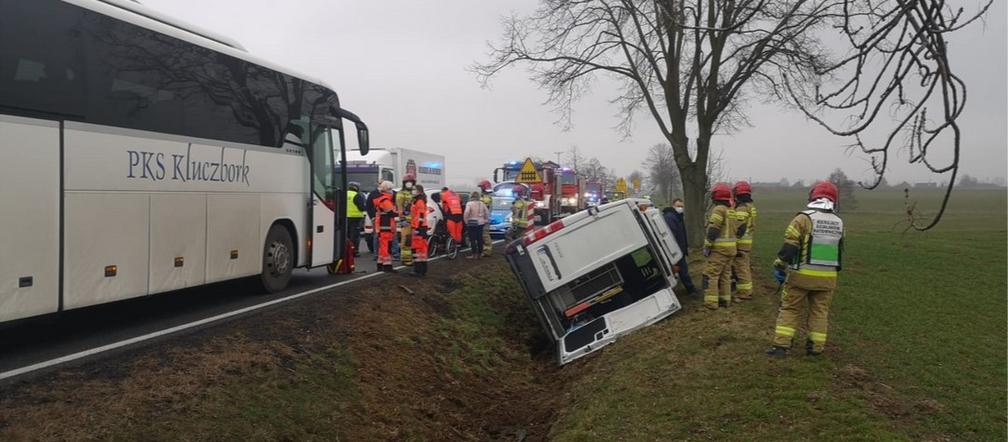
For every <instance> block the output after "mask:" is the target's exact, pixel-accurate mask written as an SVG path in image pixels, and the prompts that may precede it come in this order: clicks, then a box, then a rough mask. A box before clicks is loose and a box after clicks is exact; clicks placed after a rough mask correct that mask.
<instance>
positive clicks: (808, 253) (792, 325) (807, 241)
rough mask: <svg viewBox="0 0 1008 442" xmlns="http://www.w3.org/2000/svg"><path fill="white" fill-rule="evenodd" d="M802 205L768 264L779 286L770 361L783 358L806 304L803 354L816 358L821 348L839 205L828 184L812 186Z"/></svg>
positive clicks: (837, 251) (833, 278) (838, 241)
mask: <svg viewBox="0 0 1008 442" xmlns="http://www.w3.org/2000/svg"><path fill="white" fill-rule="evenodd" d="M808 200H809V203H808V205H807V206H806V208H807V210H805V211H803V212H799V213H798V214H797V215H795V217H794V218H793V219H792V220H791V224H788V227H787V229H786V230H785V231H784V245H782V246H781V248H780V251H779V252H777V259H776V260H774V278H775V279H777V282H778V283H779V284H782V285H783V289H782V291H781V306H780V311H779V312H778V314H777V327H776V328H775V329H774V341H773V347H771V348H770V350H769V351H767V354H768V355H770V356H772V357H775V358H782V357H784V356H787V353H788V350H789V349H790V348H791V341H792V340H793V338H794V335H795V332H796V331H797V330H798V323H799V321H800V320H801V317H802V315H803V313H805V312H802V310H804V309H805V308H806V307H805V306H806V305H807V308H808V323H807V324H806V330H807V331H808V337H807V339H806V341H805V352H806V354H807V355H809V356H818V355H820V354H822V352H823V348H824V347H825V346H826V331H827V327H828V315H829V306H830V301H832V300H833V290H835V289H836V285H837V272H839V271H840V267H841V263H840V261H841V258H842V256H841V255H842V254H843V234H844V230H843V220H841V219H840V217H839V216H837V215H836V211H837V204H838V203H839V200H838V192H837V187H836V186H835V185H834V184H833V183H831V182H829V181H820V182H818V183H816V184H815V185H814V186H812V189H811V190H810V191H809V198H808Z"/></svg>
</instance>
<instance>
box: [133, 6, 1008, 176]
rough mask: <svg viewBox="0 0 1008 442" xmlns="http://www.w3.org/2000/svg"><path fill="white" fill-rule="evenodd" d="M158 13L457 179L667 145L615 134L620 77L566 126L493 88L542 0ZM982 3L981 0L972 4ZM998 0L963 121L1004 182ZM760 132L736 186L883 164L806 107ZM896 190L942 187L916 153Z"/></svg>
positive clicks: (967, 41)
mask: <svg viewBox="0 0 1008 442" xmlns="http://www.w3.org/2000/svg"><path fill="white" fill-rule="evenodd" d="M142 1H143V3H144V4H146V5H147V6H149V7H152V8H154V9H157V10H160V11H163V12H166V13H168V14H171V15H173V16H176V17H180V18H182V19H184V20H185V21H188V22H190V23H193V24H197V25H200V26H202V27H205V28H209V29H214V30H216V31H218V32H219V33H221V34H224V35H227V36H229V37H232V38H234V39H236V40H238V41H239V42H241V43H242V44H243V45H244V46H245V47H246V48H247V49H248V50H249V51H250V52H252V53H254V54H256V55H258V56H260V57H263V58H267V59H270V60H272V61H274V62H276V63H278V64H281V65H285V66H290V67H291V68H292V69H295V70H297V71H300V72H304V73H305V74H308V75H311V76H313V77H316V78H320V79H322V80H324V81H325V82H327V83H328V84H330V85H331V86H333V87H335V88H336V90H337V92H338V93H339V95H340V99H341V102H342V103H343V106H345V107H346V108H348V109H350V110H352V111H354V112H356V113H357V114H358V115H360V116H361V117H363V118H364V119H365V121H367V123H368V125H369V127H370V128H371V137H372V138H371V139H372V145H373V146H401V147H408V148H414V149H419V150H425V151H430V152H437V153H442V154H444V155H446V156H447V157H448V161H447V167H448V176H449V180H450V182H453V183H455V184H461V183H473V182H475V180H477V179H478V178H482V177H488V176H489V175H490V174H491V173H492V171H493V169H494V168H495V167H498V166H499V165H500V164H501V163H502V162H504V161H507V160H513V159H521V158H523V157H525V156H526V155H528V154H536V155H538V156H541V157H544V158H555V155H554V153H553V152H557V151H565V150H567V149H568V148H570V146H572V145H577V146H579V147H580V149H581V150H582V151H583V152H584V153H585V154H587V155H588V156H595V157H598V158H599V159H600V160H601V161H602V162H603V163H604V164H605V165H607V166H609V167H611V168H613V169H615V170H616V171H617V172H618V173H620V174H623V175H626V174H629V173H630V171H632V170H633V169H643V167H642V166H641V163H642V160H643V159H644V156H645V153H646V151H647V149H648V147H650V146H651V145H653V144H655V143H658V142H662V141H664V140H663V138H662V136H661V134H660V133H659V132H658V131H657V129H656V126H655V124H654V123H653V122H652V121H651V120H650V117H649V116H648V115H644V114H641V116H640V117H639V118H638V119H637V124H636V127H635V130H634V132H633V136H632V139H630V140H625V141H624V140H621V136H620V135H619V134H618V133H616V131H614V130H613V127H614V126H615V125H616V124H617V122H618V120H617V118H616V117H615V116H614V114H615V112H616V108H615V107H614V106H613V105H611V104H610V103H609V102H608V99H609V98H611V97H613V96H614V95H615V90H614V83H613V82H611V81H609V80H606V79H600V80H599V81H598V82H597V83H596V87H595V91H594V93H593V94H592V95H590V96H588V97H585V98H584V99H583V100H582V101H581V102H580V103H579V104H578V106H577V108H576V113H575V114H574V126H573V127H572V128H571V129H570V130H569V131H564V130H563V129H562V128H561V127H560V126H558V125H556V124H554V123H555V121H556V120H557V118H558V116H557V115H556V114H554V113H552V112H551V109H550V108H549V107H548V106H543V105H542V103H543V101H544V100H545V98H546V95H545V93H544V92H543V91H541V90H539V89H538V88H537V87H536V85H535V84H533V83H532V82H531V81H529V80H528V78H527V77H528V74H527V72H525V71H524V70H523V69H512V70H510V71H507V72H505V73H504V74H503V75H501V76H500V77H498V78H497V79H496V80H495V81H494V82H493V85H492V86H493V87H492V89H490V90H485V89H481V88H480V85H479V83H478V82H477V80H476V78H475V76H474V75H473V74H472V73H470V72H468V71H467V67H469V66H471V65H472V64H473V63H474V62H476V61H484V60H486V53H487V50H488V49H487V41H497V40H498V37H499V36H500V34H501V31H502V27H501V26H500V22H499V19H500V17H501V16H503V15H507V14H510V13H512V12H518V13H523V12H528V11H531V10H533V9H534V8H535V6H536V5H537V3H538V1H537V0H506V1H505V0H481V1H474V0H436V1H434V0H429V1H416V0H369V1H360V0H353V1H351V0H286V1H283V2H277V1H269V0H214V1H206V0H142ZM963 1H964V2H965V3H966V4H969V5H972V4H974V3H975V2H976V1H977V0H963ZM1005 3H1006V2H1005V1H1003V0H996V1H995V6H994V7H993V8H992V10H991V11H990V13H989V15H988V17H987V20H986V24H983V23H978V24H975V25H973V26H972V27H971V28H969V29H967V30H966V31H963V32H962V33H960V34H959V35H957V36H955V38H954V39H953V40H952V42H951V47H952V51H953V52H952V54H953V56H952V63H953V64H954V68H955V69H956V70H957V71H958V73H959V75H960V76H961V77H963V79H964V80H965V81H966V83H967V85H968V91H969V97H968V104H967V109H966V111H965V114H964V115H963V117H962V119H961V121H960V122H961V126H962V129H963V133H964V141H963V147H964V150H963V159H962V165H963V172H964V173H968V174H971V175H975V176H978V177H981V178H997V177H1000V178H1002V179H1003V178H1004V177H1005V175H1006V167H1008V166H1006V164H1008V146H1006V127H1008V124H1006V97H1008V91H1006V83H1008V80H1006V76H1008V74H1006V59H1008V47H1006V40H1008V38H1006V8H1005ZM749 115H750V119H751V121H752V123H753V125H754V127H752V128H747V129H744V130H742V131H740V132H738V133H736V134H733V135H731V136H721V137H718V138H715V140H714V142H713V145H714V146H715V147H716V148H720V149H723V151H724V153H725V157H726V161H727V164H726V168H727V172H728V174H729V175H730V176H731V178H750V179H753V180H756V181H776V180H778V179H780V178H781V177H784V176H787V177H789V178H790V179H791V180H792V181H793V180H795V179H799V178H801V179H806V180H809V179H814V178H818V177H825V176H826V175H827V174H828V173H829V172H830V171H831V170H832V169H834V168H836V167H841V168H843V169H844V170H845V171H846V172H847V174H848V175H849V176H851V177H852V178H868V177H869V176H870V174H869V171H870V166H869V163H868V161H867V158H866V157H865V156H863V155H860V154H849V153H848V152H846V151H845V149H844V148H843V146H844V144H845V141H844V140H842V139H839V138H836V137H833V136H830V135H828V134H826V133H825V132H824V131H823V130H822V129H821V128H819V127H818V126H815V125H814V124H812V123H810V122H807V121H806V120H805V118H804V117H803V116H801V115H799V114H798V113H796V112H793V111H789V110H784V109H781V108H779V107H777V106H773V105H762V104H759V105H755V106H753V107H751V110H750V112H749ZM890 164H891V165H892V167H891V169H890V172H889V175H888V179H889V182H893V183H895V182H899V181H902V180H909V181H926V180H936V179H939V178H935V177H934V176H932V175H930V174H928V173H927V172H926V171H924V170H923V169H922V168H921V167H920V166H910V165H908V164H906V155H905V153H904V154H902V155H900V156H898V157H897V158H896V159H895V161H892V160H891V161H890Z"/></svg>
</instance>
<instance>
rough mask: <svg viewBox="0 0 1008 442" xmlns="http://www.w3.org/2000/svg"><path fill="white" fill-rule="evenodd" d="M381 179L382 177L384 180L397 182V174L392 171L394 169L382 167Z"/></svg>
mask: <svg viewBox="0 0 1008 442" xmlns="http://www.w3.org/2000/svg"><path fill="white" fill-rule="evenodd" d="M381 179H382V181H391V182H392V183H393V184H394V183H395V181H394V180H395V176H394V174H393V173H392V169H382V170H381Z"/></svg>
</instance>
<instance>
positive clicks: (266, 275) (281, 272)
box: [260, 224, 294, 293]
mask: <svg viewBox="0 0 1008 442" xmlns="http://www.w3.org/2000/svg"><path fill="white" fill-rule="evenodd" d="M293 253H294V244H293V242H292V241H291V237H290V233H289V232H288V231H287V229H286V228H284V227H283V226H281V225H278V224H277V225H274V226H273V227H270V230H269V234H267V235H266V245H265V246H264V247H263V263H262V274H261V275H260V282H261V284H262V287H263V290H266V292H267V293H275V292H279V291H280V290H283V289H284V288H285V287H287V283H288V282H290V278H291V272H292V271H293V270H294V255H293Z"/></svg>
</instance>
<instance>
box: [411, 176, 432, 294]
mask: <svg viewBox="0 0 1008 442" xmlns="http://www.w3.org/2000/svg"><path fill="white" fill-rule="evenodd" d="M410 213H412V214H413V217H412V218H411V219H410V227H412V228H413V235H412V243H411V246H412V247H413V274H414V275H416V276H420V277H423V276H425V275H427V230H428V228H429V227H430V226H428V225H427V195H426V194H424V188H423V186H421V185H419V184H417V185H416V186H414V187H413V204H412V205H411V207H410Z"/></svg>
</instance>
